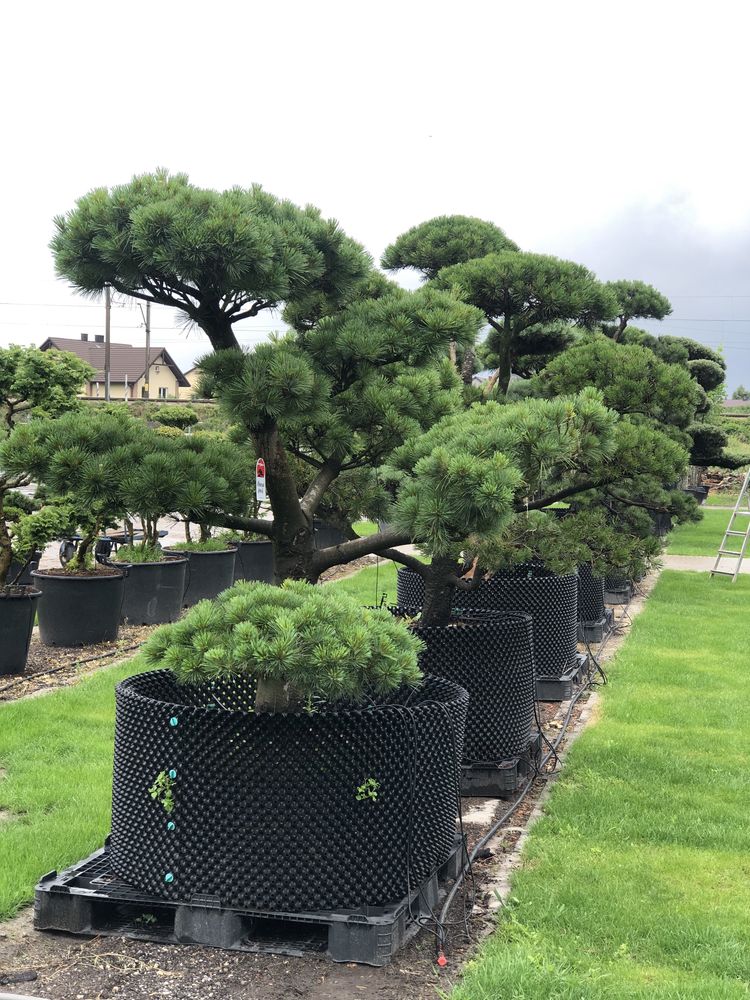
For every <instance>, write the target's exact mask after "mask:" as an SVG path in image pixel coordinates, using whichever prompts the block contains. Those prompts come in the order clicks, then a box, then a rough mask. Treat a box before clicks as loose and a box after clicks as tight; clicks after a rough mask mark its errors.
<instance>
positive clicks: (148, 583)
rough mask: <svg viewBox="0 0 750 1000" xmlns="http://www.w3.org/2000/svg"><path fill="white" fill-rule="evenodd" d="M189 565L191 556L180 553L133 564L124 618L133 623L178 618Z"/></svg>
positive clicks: (154, 623)
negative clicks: (180, 555)
mask: <svg viewBox="0 0 750 1000" xmlns="http://www.w3.org/2000/svg"><path fill="white" fill-rule="evenodd" d="M115 565H120V564H117V563H116V564H115ZM187 567H188V561H187V559H185V558H180V557H179V556H177V555H175V556H168V557H167V558H166V559H164V560H162V562H145V563H133V564H132V565H129V572H128V575H127V577H126V578H125V594H124V597H123V602H122V612H121V615H120V620H121V621H123V622H125V621H128V622H130V623H131V624H132V625H162V624H163V623H164V622H174V621H177V619H178V618H179V617H180V613H181V612H182V598H183V595H184V593H185V587H186V579H187V577H186V571H187Z"/></svg>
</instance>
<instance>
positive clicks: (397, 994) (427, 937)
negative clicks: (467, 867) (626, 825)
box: [0, 577, 655, 1000]
mask: <svg viewBox="0 0 750 1000" xmlns="http://www.w3.org/2000/svg"><path fill="white" fill-rule="evenodd" d="M654 579H655V577H654V578H649V579H648V580H646V581H644V582H643V583H642V584H641V585H640V586H639V591H640V593H639V594H638V595H637V596H636V597H635V598H634V600H633V602H631V605H630V606H629V607H628V609H627V610H625V609H622V608H617V609H615V615H616V619H617V626H616V630H615V632H614V633H613V636H612V637H611V638H610V640H609V642H608V643H607V647H606V650H605V652H604V653H603V656H602V660H603V661H604V660H606V659H609V658H610V657H611V656H612V654H613V652H614V651H615V650H616V648H617V647H618V646H619V644H620V643H621V641H622V639H623V638H624V636H625V634H626V633H627V631H628V630H629V626H630V621H631V618H632V617H633V616H634V615H635V614H636V613H637V612H638V611H639V610H640V608H641V607H642V604H643V599H644V597H645V595H646V594H647V593H648V591H649V590H650V589H651V586H652V585H653V582H654ZM587 698H588V696H586V697H584V698H582V699H581V700H580V702H579V703H578V705H577V706H576V709H575V711H574V713H573V716H572V719H571V724H570V727H569V730H568V735H567V737H566V739H565V740H564V741H563V743H562V745H561V749H560V765H561V766H562V764H563V763H564V757H565V753H566V752H567V748H568V746H569V745H570V743H571V742H572V741H573V739H574V738H575V736H576V735H577V734H578V732H579V731H580V730H581V729H582V728H583V726H584V725H585V724H586V722H587V720H588V718H589V717H590V716H591V715H592V714H595V711H594V712H593V713H592V707H593V706H592V702H591V701H588V704H587ZM594 700H595V697H594ZM539 707H540V722H541V723H542V728H543V732H544V733H545V734H546V736H547V738H548V739H549V740H550V741H554V739H555V737H556V735H557V734H558V733H559V732H560V727H561V722H562V719H563V718H564V716H565V714H566V712H567V709H568V704H567V703H563V704H562V705H556V704H551V705H550V704H546V705H541V704H540V706H539ZM552 778H553V775H552V774H551V775H549V776H548V777H545V778H540V779H537V780H536V781H535V782H534V783H533V786H532V788H531V792H530V794H529V795H528V797H527V798H526V799H525V800H524V802H523V803H522V804H521V806H520V807H519V808H518V809H517V810H516V811H515V812H514V814H513V815H512V816H511V817H510V818H509V819H508V820H507V822H506V823H505V824H504V827H503V828H502V829H501V830H500V831H499V833H498V834H497V835H496V836H495V837H494V838H493V839H492V840H491V841H490V843H489V849H488V850H487V851H486V852H483V856H481V858H480V860H478V861H477V862H476V863H475V865H474V870H473V874H474V884H473V886H472V885H471V884H470V883H468V881H467V885H466V888H465V896H464V898H463V899H462V894H461V892H459V894H458V896H457V900H456V902H455V903H454V906H453V909H452V911H451V913H450V917H449V919H450V921H451V923H450V924H449V926H448V927H447V946H446V948H445V954H446V956H447V958H448V964H447V965H446V966H445V967H444V968H439V967H438V965H437V964H436V948H435V937H434V936H433V934H431V933H430V932H429V930H427V929H425V930H422V931H421V932H420V933H419V934H418V935H417V936H416V937H415V938H414V939H413V940H412V941H411V942H410V943H409V944H408V945H407V947H406V948H405V949H403V951H401V952H400V953H399V954H398V955H397V956H396V957H395V959H394V961H393V962H392V964H391V965H389V966H386V967H384V968H371V967H368V966H362V965H354V964H335V963H333V962H331V961H330V960H329V959H327V958H326V956H325V955H324V954H320V953H306V954H305V955H304V956H303V957H287V956H283V955H273V954H254V953H240V952H229V951H221V950H217V949H209V948H202V947H197V946H187V945H172V944H169V945H163V944H157V943H149V942H143V941H135V940H129V939H125V938H117V937H97V938H92V939H88V938H79V937H74V936H71V935H67V934H61V933H40V932H36V931H34V930H33V926H32V912H31V909H30V908H29V909H26V910H25V911H23V912H22V913H21V914H20V915H19V916H18V917H16V918H15V919H13V920H10V921H8V922H6V923H2V924H0V993H2V992H3V991H5V992H7V993H9V994H10V995H24V996H29V995H30V996H33V997H39V998H45V1000H116V998H121V997H123V998H125V997H127V998H133V1000H139V998H156V997H159V998H165V997H173V998H177V1000H240V998H241V1000H288V998H295V997H304V998H305V1000H355V998H356V1000H428V998H429V1000H436V998H437V997H438V996H439V995H440V991H445V992H448V991H450V989H451V986H452V985H453V984H454V983H455V982H456V980H457V978H458V976H459V974H460V969H461V965H462V964H463V962H464V961H465V960H466V959H467V958H468V957H469V956H470V954H471V952H472V951H473V949H475V948H476V946H477V943H478V942H480V941H481V939H482V938H483V937H484V936H486V934H488V933H490V932H491V930H492V928H493V927H494V924H495V920H496V913H497V910H498V908H499V907H501V903H500V902H499V901H498V895H502V893H503V892H505V891H507V880H508V878H509V876H510V874H511V873H512V870H513V869H514V868H515V867H517V865H518V864H519V846H520V842H522V840H523V839H524V838H525V835H526V832H527V828H528V825H529V822H530V820H532V819H533V818H535V817H536V816H537V815H538V814H539V812H540V809H541V804H542V803H543V801H544V799H545V797H546V794H547V790H548V788H549V786H550V784H551V780H550V779H552ZM507 807H508V803H506V802H503V801H498V800H480V799H464V800H463V809H462V811H463V816H464V828H465V830H466V832H467V837H468V840H469V843H470V844H475V843H476V842H477V841H478V840H479V839H480V837H481V836H482V835H483V834H484V833H485V832H486V831H487V830H488V829H489V828H490V826H491V825H492V824H493V822H494V821H495V820H496V818H497V817H499V816H500V815H502V813H503V812H504V811H505V810H506V809H507ZM485 854H486V856H484V855H485ZM462 907H463V908H464V912H465V913H466V916H467V921H468V926H469V931H470V938H469V939H467V937H466V934H465V930H464V922H463V918H462Z"/></svg>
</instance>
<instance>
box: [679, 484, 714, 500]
mask: <svg viewBox="0 0 750 1000" xmlns="http://www.w3.org/2000/svg"><path fill="white" fill-rule="evenodd" d="M682 492H683V493H689V494H690V496H691V497H693V498H694V499H695V500H697V501H698V503H699V504H702V503H704V502H705V499H706V497H707V496H708V487H707V486H685V487H683V490H682Z"/></svg>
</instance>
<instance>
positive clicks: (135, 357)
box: [39, 333, 190, 399]
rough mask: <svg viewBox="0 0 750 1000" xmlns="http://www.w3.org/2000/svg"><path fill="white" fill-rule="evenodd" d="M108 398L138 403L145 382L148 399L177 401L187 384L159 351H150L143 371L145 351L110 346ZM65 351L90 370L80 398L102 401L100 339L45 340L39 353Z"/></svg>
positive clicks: (82, 336) (170, 359)
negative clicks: (89, 375) (130, 400)
mask: <svg viewBox="0 0 750 1000" xmlns="http://www.w3.org/2000/svg"><path fill="white" fill-rule="evenodd" d="M109 347H110V364H109V372H110V374H109V395H110V398H111V399H141V398H142V397H143V396H145V394H146V381H147V380H148V387H149V398H150V399H179V398H180V389H185V388H189V386H190V382H189V381H188V380H187V379H186V378H185V376H184V375H183V373H182V372H181V371H180V369H179V368H178V367H177V365H176V364H175V362H174V361H173V360H172V358H171V357H170V356H169V352H168V351H166V350H165V349H164V348H163V347H152V348H151V349H150V351H149V365H148V370H147V369H146V350H145V348H143V347H133V346H132V345H131V344H113V343H110V345H109ZM51 348H53V349H54V350H57V351H69V352H70V353H71V354H76V355H78V357H79V358H81V359H82V360H83V361H87V362H88V363H89V364H90V365H91V367H92V368H93V369H94V376H93V378H92V379H91V380H90V381H89V382H88V383H87V384H86V385H85V386H84V395H86V396H88V397H90V398H92V399H104V397H105V389H104V337H103V336H102V335H100V334H97V335H96V336H95V337H94V339H93V340H90V339H89V335H88V334H87V333H82V334H81V339H80V340H73V339H71V338H68V337H47V339H46V340H45V341H44V343H43V344H41V345H40V348H39V349H40V350H42V351H48V350H50V349H51Z"/></svg>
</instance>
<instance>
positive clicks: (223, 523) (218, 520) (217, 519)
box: [206, 510, 273, 538]
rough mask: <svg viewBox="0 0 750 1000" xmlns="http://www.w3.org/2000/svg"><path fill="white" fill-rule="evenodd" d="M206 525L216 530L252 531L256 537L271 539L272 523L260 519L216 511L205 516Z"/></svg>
mask: <svg viewBox="0 0 750 1000" xmlns="http://www.w3.org/2000/svg"><path fill="white" fill-rule="evenodd" d="M206 523H207V524H212V525H214V526H215V527H217V528H239V529H240V531H254V532H255V533H256V534H258V535H267V536H268V537H269V538H272V537H273V521H266V520H265V519H264V518H262V517H241V516H238V515H235V514H224V513H222V512H221V511H218V510H217V511H211V512H209V513H208V514H207V516H206Z"/></svg>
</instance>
